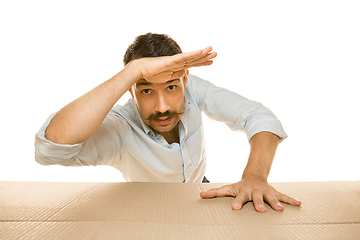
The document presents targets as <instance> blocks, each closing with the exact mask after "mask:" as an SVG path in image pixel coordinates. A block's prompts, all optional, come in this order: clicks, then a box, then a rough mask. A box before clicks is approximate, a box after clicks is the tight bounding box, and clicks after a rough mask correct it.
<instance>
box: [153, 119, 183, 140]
mask: <svg viewBox="0 0 360 240" xmlns="http://www.w3.org/2000/svg"><path fill="white" fill-rule="evenodd" d="M158 134H161V135H162V136H163V137H164V138H165V140H166V141H167V142H168V144H172V143H180V136H179V123H178V124H177V125H176V126H175V127H174V128H173V129H172V130H171V131H170V132H162V133H158Z"/></svg>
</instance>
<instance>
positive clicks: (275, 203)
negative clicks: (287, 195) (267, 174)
mask: <svg viewBox="0 0 360 240" xmlns="http://www.w3.org/2000/svg"><path fill="white" fill-rule="evenodd" d="M264 200H265V201H266V202H267V203H268V204H269V205H270V206H271V207H272V209H274V210H276V211H283V210H284V207H283V206H282V205H281V203H280V202H279V200H278V199H277V197H275V195H274V194H271V193H267V194H264Z"/></svg>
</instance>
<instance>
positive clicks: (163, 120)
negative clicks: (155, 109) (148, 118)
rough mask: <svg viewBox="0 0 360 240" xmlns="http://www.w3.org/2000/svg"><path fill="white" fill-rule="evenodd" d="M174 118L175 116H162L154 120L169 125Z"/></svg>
mask: <svg viewBox="0 0 360 240" xmlns="http://www.w3.org/2000/svg"><path fill="white" fill-rule="evenodd" d="M173 119H174V117H160V118H157V119H153V121H154V122H155V123H156V124H157V125H167V124H169V123H171V122H172V120H173Z"/></svg>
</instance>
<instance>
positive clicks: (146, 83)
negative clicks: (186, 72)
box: [136, 78, 180, 87]
mask: <svg viewBox="0 0 360 240" xmlns="http://www.w3.org/2000/svg"><path fill="white" fill-rule="evenodd" d="M174 81H180V79H179V78H176V79H172V80H169V81H166V82H165V83H163V84H170V83H172V82H174ZM149 85H152V83H150V82H148V81H143V82H138V83H136V87H139V86H149Z"/></svg>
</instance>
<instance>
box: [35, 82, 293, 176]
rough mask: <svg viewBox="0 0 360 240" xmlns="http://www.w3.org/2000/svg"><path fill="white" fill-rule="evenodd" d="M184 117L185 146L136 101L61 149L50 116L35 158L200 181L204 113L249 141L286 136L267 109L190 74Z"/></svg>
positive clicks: (38, 136) (182, 138) (46, 162)
mask: <svg viewBox="0 0 360 240" xmlns="http://www.w3.org/2000/svg"><path fill="white" fill-rule="evenodd" d="M184 101H185V104H184V114H183V116H182V117H181V120H180V124H179V134H180V144H178V143H172V144H168V143H167V142H166V140H165V139H164V138H163V137H162V136H161V135H159V134H156V133H154V132H153V131H152V130H151V129H150V128H149V127H148V126H147V125H146V124H145V123H144V122H143V121H142V119H141V118H140V115H139V113H138V110H137V107H136V102H135V100H134V99H130V100H129V101H128V102H127V103H126V104H125V105H124V106H115V107H114V108H113V109H112V110H111V111H110V112H109V114H108V115H107V117H106V118H105V120H104V121H103V123H102V124H101V126H100V127H99V129H98V130H97V131H96V132H95V134H94V135H93V136H92V137H91V138H90V139H88V140H87V141H85V142H83V143H79V144H71V145H70V144H57V143H53V142H51V141H49V140H47V139H46V138H45V130H46V128H47V126H48V125H49V123H50V122H51V120H52V118H53V117H54V116H55V114H56V113H54V114H52V115H50V117H49V118H48V119H47V120H46V122H45V124H44V125H43V126H42V127H41V128H40V130H39V131H38V133H37V134H36V137H35V159H36V161H37V162H38V163H40V164H43V165H50V164H60V165H64V166H87V165H93V166H96V165H109V166H112V167H115V168H116V169H118V170H119V171H121V172H122V173H123V177H124V179H125V180H126V181H140V182H201V181H202V179H203V177H204V175H205V168H206V167H205V166H206V153H205V139H204V131H203V123H202V112H204V113H205V114H206V115H207V116H208V117H210V118H211V119H214V120H216V121H221V122H224V123H225V124H226V125H227V126H228V127H229V128H230V129H231V130H234V131H243V132H245V133H246V134H247V137H248V140H250V139H251V137H252V136H253V135H255V134H256V133H259V132H264V131H267V132H272V133H274V134H276V135H277V136H279V137H280V141H282V140H283V139H285V138H286V137H287V135H286V133H285V132H284V129H283V127H282V125H281V123H280V121H279V120H278V119H277V118H276V116H275V115H274V114H273V113H272V112H271V111H270V110H269V109H267V108H266V107H264V106H263V105H262V104H260V103H258V102H254V101H250V100H248V99H246V98H244V97H242V96H240V95H238V94H236V93H234V92H231V91H229V90H226V89H223V88H219V87H216V86H215V85H213V84H211V83H210V82H208V81H204V80H202V79H200V78H198V77H196V76H193V75H190V76H189V79H188V83H187V87H186V89H185V99H184Z"/></svg>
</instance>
